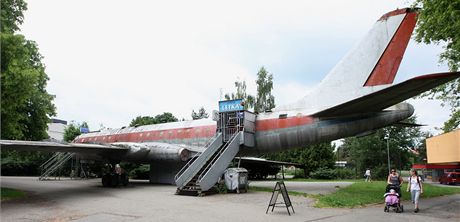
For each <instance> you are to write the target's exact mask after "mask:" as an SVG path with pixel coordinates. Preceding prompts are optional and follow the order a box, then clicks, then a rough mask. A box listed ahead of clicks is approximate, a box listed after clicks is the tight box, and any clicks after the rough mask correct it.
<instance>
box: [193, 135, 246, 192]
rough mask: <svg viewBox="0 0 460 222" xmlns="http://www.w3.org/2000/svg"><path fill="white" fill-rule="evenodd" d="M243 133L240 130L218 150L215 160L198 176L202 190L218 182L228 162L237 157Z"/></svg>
mask: <svg viewBox="0 0 460 222" xmlns="http://www.w3.org/2000/svg"><path fill="white" fill-rule="evenodd" d="M242 134H243V132H242V131H239V132H237V133H235V134H233V135H232V137H230V139H229V141H228V142H227V143H226V144H225V146H224V147H223V148H222V149H220V150H219V151H218V153H217V154H216V155H215V156H214V158H213V160H212V161H210V162H209V164H208V165H207V166H206V168H205V169H204V170H203V171H202V173H201V174H200V175H199V176H198V185H199V186H200V188H201V190H202V191H207V190H209V189H211V187H213V186H214V184H216V182H217V181H218V179H219V177H221V176H222V173H223V172H224V171H225V169H227V167H228V164H230V162H231V161H232V160H233V158H235V156H236V154H237V153H238V151H239V147H240V138H241V135H242Z"/></svg>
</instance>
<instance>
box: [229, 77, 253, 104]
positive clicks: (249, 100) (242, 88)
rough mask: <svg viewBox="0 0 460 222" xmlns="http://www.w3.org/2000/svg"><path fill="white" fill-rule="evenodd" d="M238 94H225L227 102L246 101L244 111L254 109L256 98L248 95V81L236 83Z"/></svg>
mask: <svg viewBox="0 0 460 222" xmlns="http://www.w3.org/2000/svg"><path fill="white" fill-rule="evenodd" d="M235 87H236V93H231V94H228V93H227V94H225V99H226V100H231V99H243V100H244V109H250V108H253V107H254V101H255V99H254V96H252V95H249V94H247V93H246V81H236V82H235Z"/></svg>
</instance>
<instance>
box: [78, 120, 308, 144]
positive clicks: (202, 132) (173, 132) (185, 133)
mask: <svg viewBox="0 0 460 222" xmlns="http://www.w3.org/2000/svg"><path fill="white" fill-rule="evenodd" d="M313 122H314V118H313V117H310V116H300V117H288V118H285V119H278V118H277V119H264V120H257V121H256V131H270V130H277V129H283V128H291V127H296V126H302V125H308V124H311V123H313ZM216 128H217V126H215V125H210V126H199V127H193V128H179V129H165V130H156V131H142V132H132V133H123V134H111V135H103V136H87V137H83V138H78V139H77V140H76V141H75V142H77V143H115V142H144V141H164V140H183V139H185V140H186V139H194V138H210V137H212V136H214V135H215V133H216Z"/></svg>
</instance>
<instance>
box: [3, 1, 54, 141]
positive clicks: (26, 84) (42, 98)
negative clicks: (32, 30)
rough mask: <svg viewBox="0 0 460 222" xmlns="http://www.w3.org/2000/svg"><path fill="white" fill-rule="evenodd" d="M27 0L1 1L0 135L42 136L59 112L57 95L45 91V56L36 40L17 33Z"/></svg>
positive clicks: (19, 138) (6, 136)
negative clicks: (55, 100) (51, 119)
mask: <svg viewBox="0 0 460 222" xmlns="http://www.w3.org/2000/svg"><path fill="white" fill-rule="evenodd" d="M26 8H27V7H26V3H25V2H24V1H14V0H7V1H2V2H1V16H2V18H1V27H2V33H1V34H0V39H1V132H2V133H1V138H2V139H14V140H42V139H45V138H48V135H47V133H46V130H47V127H48V126H47V123H48V122H49V117H51V116H54V115H56V108H55V106H54V104H53V99H54V96H53V95H50V94H48V92H47V91H46V84H47V81H48V80H49V79H48V76H47V74H46V73H45V65H44V64H43V63H42V62H41V60H42V59H43V57H42V56H41V55H40V53H39V52H38V47H37V44H36V43H35V42H34V41H30V40H27V39H25V37H24V36H23V35H19V34H14V31H18V30H19V27H18V25H19V24H21V23H22V21H23V10H25V9H26Z"/></svg>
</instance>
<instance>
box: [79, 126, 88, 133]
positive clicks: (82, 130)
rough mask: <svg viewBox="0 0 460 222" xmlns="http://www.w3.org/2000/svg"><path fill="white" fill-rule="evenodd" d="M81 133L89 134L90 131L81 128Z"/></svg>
mask: <svg viewBox="0 0 460 222" xmlns="http://www.w3.org/2000/svg"><path fill="white" fill-rule="evenodd" d="M80 133H89V129H88V128H85V127H80Z"/></svg>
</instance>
